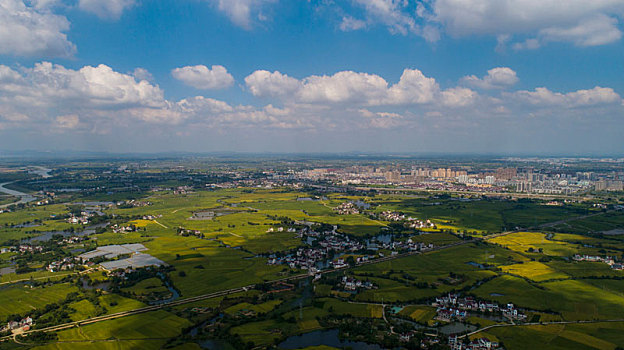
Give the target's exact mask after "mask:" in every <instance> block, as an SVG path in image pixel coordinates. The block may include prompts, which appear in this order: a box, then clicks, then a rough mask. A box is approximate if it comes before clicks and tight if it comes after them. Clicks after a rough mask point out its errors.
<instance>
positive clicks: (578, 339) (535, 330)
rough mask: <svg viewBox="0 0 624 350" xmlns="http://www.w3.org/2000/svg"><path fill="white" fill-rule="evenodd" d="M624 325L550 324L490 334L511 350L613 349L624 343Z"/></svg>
mask: <svg viewBox="0 0 624 350" xmlns="http://www.w3.org/2000/svg"><path fill="white" fill-rule="evenodd" d="M623 330H624V328H623V324H622V323H596V324H588V325H547V326H522V327H504V328H493V329H490V330H488V333H491V334H493V335H495V336H496V337H497V338H499V339H502V340H503V341H504V343H505V347H506V348H507V349H510V350H515V349H527V348H529V347H530V348H543V347H547V348H548V349H561V350H564V349H566V350H568V349H571V350H575V349H579V350H580V349H601V350H602V349H604V350H611V349H614V348H616V347H617V346H618V345H621V344H622V343H623V340H624V339H623V337H622V331H623Z"/></svg>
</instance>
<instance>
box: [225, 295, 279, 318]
mask: <svg viewBox="0 0 624 350" xmlns="http://www.w3.org/2000/svg"><path fill="white" fill-rule="evenodd" d="M281 303H282V300H279V299H277V300H270V301H267V302H264V303H261V304H250V303H240V304H236V305H233V306H230V307H229V308H227V309H225V310H224V311H225V312H226V313H227V314H230V315H236V314H237V313H239V312H244V311H253V312H255V313H256V314H266V313H267V312H269V311H271V310H273V309H275V307H277V306H278V305H279V304H281Z"/></svg>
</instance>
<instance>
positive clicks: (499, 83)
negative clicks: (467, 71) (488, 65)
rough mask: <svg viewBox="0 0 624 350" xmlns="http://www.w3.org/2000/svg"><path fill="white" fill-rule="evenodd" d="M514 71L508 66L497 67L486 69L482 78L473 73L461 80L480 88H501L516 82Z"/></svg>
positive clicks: (516, 77)
mask: <svg viewBox="0 0 624 350" xmlns="http://www.w3.org/2000/svg"><path fill="white" fill-rule="evenodd" d="M518 80H519V79H518V76H517V75H516V72H515V71H514V70H513V69H511V68H508V67H497V68H492V69H490V70H488V74H487V75H486V76H484V77H483V78H482V79H480V78H477V77H476V76H475V75H468V76H465V77H463V78H462V82H464V83H466V84H469V85H472V86H474V87H477V88H480V89H502V88H506V87H508V86H511V85H514V84H516V83H517V82H518Z"/></svg>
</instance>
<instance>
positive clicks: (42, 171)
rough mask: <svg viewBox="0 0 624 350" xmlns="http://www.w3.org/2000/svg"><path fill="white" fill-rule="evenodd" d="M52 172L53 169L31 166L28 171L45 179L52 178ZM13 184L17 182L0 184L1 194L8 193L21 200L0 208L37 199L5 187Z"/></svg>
mask: <svg viewBox="0 0 624 350" xmlns="http://www.w3.org/2000/svg"><path fill="white" fill-rule="evenodd" d="M51 171H52V169H48V168H44V167H42V166H31V167H29V169H28V173H30V174H36V175H39V176H41V177H43V178H44V179H47V178H49V177H52V175H50V172H51ZM13 182H15V181H11V182H4V183H1V184H0V192H2V193H6V194H8V195H11V196H15V197H20V200H19V201H17V202H14V203H9V204H4V205H0V208H6V207H8V206H10V205H14V204H23V203H29V202H32V201H34V200H36V199H37V197H35V196H33V195H31V194H28V193H24V192H20V191H16V190H12V189H10V188H6V187H4V186H6V185H9V184H12V183H13Z"/></svg>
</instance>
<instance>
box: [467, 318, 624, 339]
mask: <svg viewBox="0 0 624 350" xmlns="http://www.w3.org/2000/svg"><path fill="white" fill-rule="evenodd" d="M607 322H624V319H623V318H618V319H611V320H578V321H551V322H529V323H520V324H515V323H500V324H493V325H489V326H486V327H483V328H481V329H477V330H476V331H472V332H470V333H466V334H464V335H460V336H458V337H457V338H459V339H463V338H466V337H470V336H471V335H474V334H477V333H481V332H484V331H487V330H488V329H492V328H500V327H524V326H548V325H556V324H585V323H607Z"/></svg>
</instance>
